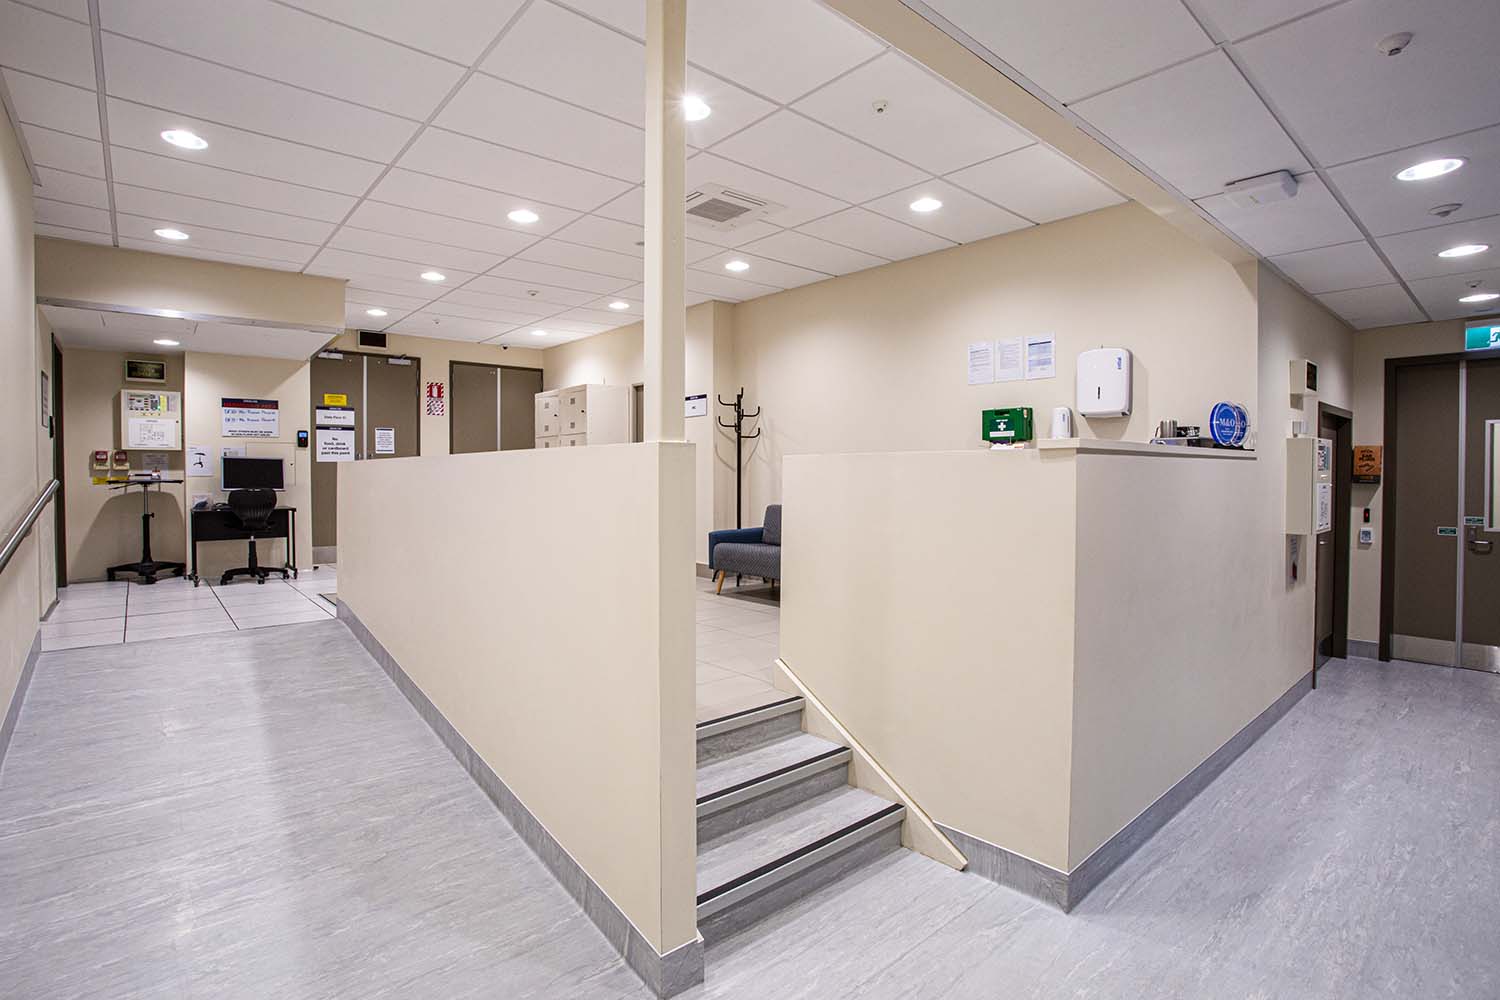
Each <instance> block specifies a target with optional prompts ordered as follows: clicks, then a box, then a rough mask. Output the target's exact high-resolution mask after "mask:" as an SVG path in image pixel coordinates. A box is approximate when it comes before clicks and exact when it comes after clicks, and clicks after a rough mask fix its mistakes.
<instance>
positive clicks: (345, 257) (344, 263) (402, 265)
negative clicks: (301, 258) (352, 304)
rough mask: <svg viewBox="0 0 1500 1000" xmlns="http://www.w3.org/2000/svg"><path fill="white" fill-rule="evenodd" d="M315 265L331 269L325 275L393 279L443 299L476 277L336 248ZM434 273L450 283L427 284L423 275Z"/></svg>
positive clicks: (425, 263) (426, 263)
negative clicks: (425, 272) (451, 291)
mask: <svg viewBox="0 0 1500 1000" xmlns="http://www.w3.org/2000/svg"><path fill="white" fill-rule="evenodd" d="M314 264H315V265H316V266H318V267H319V268H327V269H331V270H329V271H324V273H333V274H338V273H339V271H340V269H347V271H348V273H349V274H350V275H355V274H360V275H376V276H380V277H384V278H392V279H395V280H397V281H402V282H410V283H411V284H412V285H413V286H415V287H417V288H421V289H426V290H429V291H430V292H431V297H433V298H436V297H437V296H439V295H442V294H443V293H444V292H446V291H448V290H449V289H452V288H457V287H458V286H459V285H462V284H463V283H464V282H466V281H468V280H469V279H470V278H472V277H474V274H473V273H472V272H467V271H462V270H460V269H458V268H451V267H443V268H439V267H438V266H437V265H436V264H434V263H432V262H431V261H409V260H397V259H393V258H390V257H381V256H377V255H374V254H367V253H356V252H354V251H350V250H336V249H333V248H332V247H328V248H325V249H323V250H322V251H320V252H319V253H318V256H317V258H316V259H315V261H314ZM432 270H435V271H437V272H438V273H440V274H442V275H443V277H444V278H445V279H446V280H444V281H426V280H424V279H423V278H422V273H423V272H424V271H432ZM420 294H421V293H420V292H419V293H418V295H419V296H420Z"/></svg>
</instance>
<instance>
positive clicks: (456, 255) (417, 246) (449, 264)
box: [328, 226, 502, 274]
mask: <svg viewBox="0 0 1500 1000" xmlns="http://www.w3.org/2000/svg"><path fill="white" fill-rule="evenodd" d="M328 245H329V246H330V247H334V248H336V249H339V250H352V251H354V252H355V253H366V254H373V255H376V256H379V257H388V258H392V259H395V260H405V261H411V262H412V263H414V264H420V265H423V266H431V267H435V268H437V269H439V270H443V269H444V268H448V269H452V270H456V271H466V272H469V273H471V274H478V273H479V272H481V271H488V270H489V269H490V268H492V267H494V266H495V265H496V264H498V263H499V262H500V261H501V259H502V255H498V254H492V253H484V252H482V251H479V250H465V249H463V248H462V247H454V246H448V245H447V244H443V243H429V242H427V241H426V240H416V239H412V238H411V237H409V236H391V235H389V234H387V233H374V232H370V231H369V230H367V229H354V228H351V227H349V226H343V227H341V228H340V229H339V231H338V233H336V234H335V235H334V237H333V238H332V239H331V240H329V241H328ZM444 273H447V272H446V271H444Z"/></svg>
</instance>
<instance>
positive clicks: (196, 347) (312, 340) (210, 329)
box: [182, 323, 331, 361]
mask: <svg viewBox="0 0 1500 1000" xmlns="http://www.w3.org/2000/svg"><path fill="white" fill-rule="evenodd" d="M330 339H331V338H330V337H329V335H328V334H326V333H317V332H315V331H312V330H284V329H280V328H278V327H263V326H239V325H236V324H229V323H199V324H198V325H197V328H196V329H194V330H193V332H192V334H191V335H190V336H189V339H187V340H184V341H183V342H182V346H183V349H184V350H190V351H201V352H203V353H205V354H240V355H249V356H251V357H261V358H283V359H285V360H287V361H303V360H306V359H307V358H310V357H312V356H313V355H314V354H316V353H317V352H318V350H319V349H320V348H322V347H323V346H324V345H326V344H327V343H328V341H329V340H330Z"/></svg>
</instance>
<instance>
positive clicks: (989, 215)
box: [864, 181, 1031, 243]
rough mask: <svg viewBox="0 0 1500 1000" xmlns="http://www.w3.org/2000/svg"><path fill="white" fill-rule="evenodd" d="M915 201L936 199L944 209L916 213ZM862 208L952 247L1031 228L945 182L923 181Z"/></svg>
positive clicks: (1017, 217) (868, 203) (1024, 221)
mask: <svg viewBox="0 0 1500 1000" xmlns="http://www.w3.org/2000/svg"><path fill="white" fill-rule="evenodd" d="M918 198H936V199H937V200H938V201H941V202H942V203H943V207H942V208H939V209H938V210H937V211H935V212H915V211H913V210H912V208H911V204H912V202H914V201H916V200H917V199H918ZM864 207H865V208H867V209H869V210H870V211H872V212H879V213H880V214H881V215H884V216H885V217H886V218H888V219H894V220H895V221H897V222H902V223H905V224H906V225H908V226H913V227H915V228H917V229H921V230H923V231H924V232H929V233H933V234H935V235H937V236H941V237H943V238H944V239H947V240H952V241H953V242H955V243H972V242H974V241H975V240H982V239H987V238H988V237H991V236H999V235H1000V234H1002V233H1011V232H1015V231H1016V230H1018V229H1025V228H1026V227H1028V226H1030V225H1031V223H1030V222H1028V221H1026V220H1025V219H1023V218H1021V217H1020V216H1018V215H1014V214H1012V213H1010V212H1007V211H1006V210H1005V209H1003V208H996V207H995V206H994V205H991V204H990V203H989V202H987V201H985V200H984V199H983V198H980V197H978V196H977V195H972V194H970V193H969V192H967V191H964V190H962V189H960V188H957V187H954V186H953V185H952V184H949V183H948V182H946V181H924V182H923V183H921V184H917V185H914V186H912V187H909V188H907V189H906V190H904V191H897V192H896V193H895V194H890V195H887V196H886V197H884V198H880V199H877V200H875V201H871V202H867V203H866V204H865V206H864Z"/></svg>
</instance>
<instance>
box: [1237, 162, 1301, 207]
mask: <svg viewBox="0 0 1500 1000" xmlns="http://www.w3.org/2000/svg"><path fill="white" fill-rule="evenodd" d="M1224 193H1225V194H1226V195H1228V196H1229V203H1230V204H1231V205H1233V206H1234V207H1235V208H1257V207H1259V206H1261V205H1274V204H1275V203H1276V202H1278V201H1288V200H1290V199H1292V198H1295V197H1296V196H1297V178H1295V177H1293V176H1292V172H1291V171H1290V170H1278V171H1276V172H1275V173H1273V174H1261V175H1260V176H1259V177H1246V178H1245V179H1244V180H1242V181H1235V182H1234V183H1233V184H1226V185H1224Z"/></svg>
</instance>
